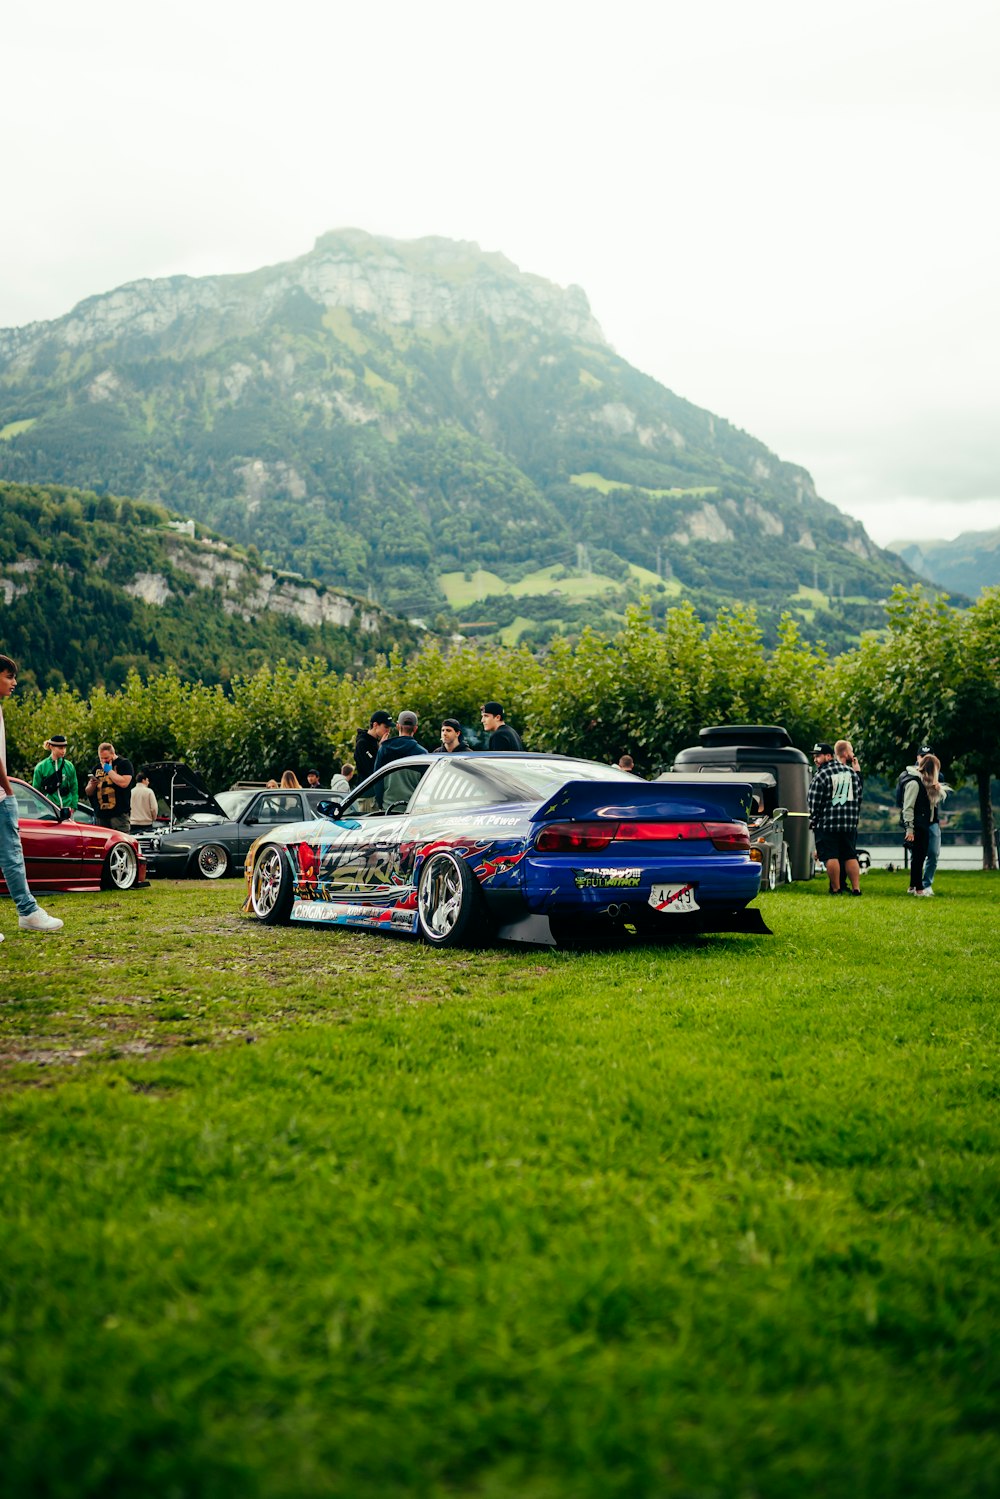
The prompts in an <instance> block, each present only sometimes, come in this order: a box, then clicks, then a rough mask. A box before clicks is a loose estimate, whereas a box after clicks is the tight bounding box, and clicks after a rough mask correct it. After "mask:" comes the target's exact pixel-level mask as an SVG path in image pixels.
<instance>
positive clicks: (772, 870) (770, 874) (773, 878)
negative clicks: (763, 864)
mask: <svg viewBox="0 0 1000 1499" xmlns="http://www.w3.org/2000/svg"><path fill="white" fill-rule="evenodd" d="M767 888H768V889H769V890H777V888H778V861H777V858H776V857H775V853H774V849H773V848H772V849H770V850H769V858H768V861H767Z"/></svg>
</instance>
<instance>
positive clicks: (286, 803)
mask: <svg viewBox="0 0 1000 1499" xmlns="http://www.w3.org/2000/svg"><path fill="white" fill-rule="evenodd" d="M308 816H310V813H309V811H308V810H306V811H303V806H302V793H301V791H280V790H279V791H274V790H271V791H261V792H259V793H258V794H257V796H255V797H254V799H253V801H251V802H250V804H249V806H248V807H247V808H246V810H245V811H244V813H243V815H242V817H241V818H240V821H239V824H238V829H237V837H236V845H237V846H236V850H235V852H236V854H237V856H238V858H239V860H240V863H241V864H242V863H243V862H244V861H245V859H246V854H247V850H248V849H249V847H250V845H251V843H253V841H254V839H255V838H259V837H261V835H262V834H264V833H266V832H267V831H268V829H269V828H277V827H281V826H282V825H283V824H285V823H289V822H301V821H302V820H303V818H304V817H308Z"/></svg>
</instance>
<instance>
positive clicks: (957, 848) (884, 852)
mask: <svg viewBox="0 0 1000 1499" xmlns="http://www.w3.org/2000/svg"><path fill="white" fill-rule="evenodd" d="M858 848H866V849H867V850H868V852H869V853H870V854H871V859H872V868H873V869H885V868H886V866H887V865H889V864H891V865H892V866H893V868H895V869H902V868H903V861H904V853H903V845H902V844H901V843H895V844H880V843H875V842H873V841H871V840H866V839H865V836H864V834H863V833H861V834H859V836H858ZM982 867H983V851H982V849H981V848H980V846H979V844H978V843H961V844H950V845H949V844H944V845H943V847H942V849H941V857H940V858H939V859H938V868H939V869H982Z"/></svg>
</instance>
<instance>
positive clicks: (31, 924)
mask: <svg viewBox="0 0 1000 1499" xmlns="http://www.w3.org/2000/svg"><path fill="white" fill-rule="evenodd" d="M17 924H18V926H19V927H20V928H21V931H22V932H60V931H62V922H61V921H60V920H59V917H58V916H50V915H49V913H48V911H43V910H42V908H41V906H39V907H38V910H37V911H32V913H31V915H30V916H19V917H18V918H17Z"/></svg>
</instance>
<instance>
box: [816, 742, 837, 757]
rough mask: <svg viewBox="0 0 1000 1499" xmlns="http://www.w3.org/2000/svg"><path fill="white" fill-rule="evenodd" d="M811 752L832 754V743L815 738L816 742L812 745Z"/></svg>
mask: <svg viewBox="0 0 1000 1499" xmlns="http://www.w3.org/2000/svg"><path fill="white" fill-rule="evenodd" d="M811 753H812V754H814V755H832V754H833V745H832V744H827V742H826V740H822V741H819V740H817V742H816V743H815V744H814V745H813V747H812V750H811Z"/></svg>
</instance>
